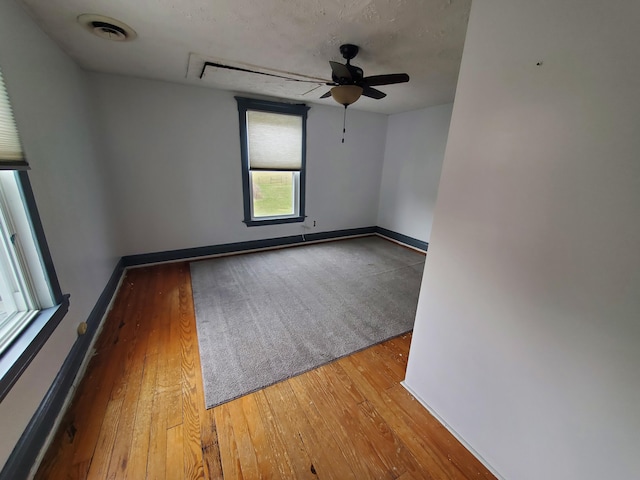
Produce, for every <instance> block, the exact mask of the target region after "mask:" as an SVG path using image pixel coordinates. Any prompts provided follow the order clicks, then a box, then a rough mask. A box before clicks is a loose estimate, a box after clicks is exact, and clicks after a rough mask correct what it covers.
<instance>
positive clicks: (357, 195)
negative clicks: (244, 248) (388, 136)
mask: <svg viewBox="0 0 640 480" xmlns="http://www.w3.org/2000/svg"><path fill="white" fill-rule="evenodd" d="M90 79H91V82H92V85H93V91H94V94H95V98H96V102H97V105H98V113H97V114H98V115H99V118H100V128H101V131H102V133H103V146H104V151H105V153H106V157H107V159H108V160H107V161H108V167H109V169H110V179H111V182H112V188H113V189H114V191H115V193H116V197H117V198H116V206H117V210H118V218H119V219H120V226H119V230H120V231H121V232H122V235H121V246H120V250H121V252H122V253H123V254H125V255H130V254H139V253H149V252H156V251H165V250H173V249H180V248H190V247H197V246H206V245H216V244H222V243H231V242H240V241H246V240H255V239H262V238H273V237H282V236H287V235H298V234H300V233H303V232H322V231H329V230H337V229H346V228H357V227H366V226H371V225H375V224H376V218H377V210H378V195H379V185H380V175H381V171H382V161H383V157H384V144H385V133H386V125H387V117H386V115H382V114H375V113H365V112H359V111H356V110H353V111H351V110H350V111H349V112H348V113H347V124H348V125H347V139H346V143H345V144H342V143H341V142H340V140H341V135H342V109H341V108H339V107H323V106H317V105H313V106H312V107H311V109H310V110H309V114H308V120H307V129H308V133H307V197H306V201H307V203H306V214H307V217H308V220H307V222H306V223H307V225H309V226H311V225H313V221H314V220H315V221H316V225H317V226H316V228H311V229H309V230H304V229H303V226H302V225H301V224H288V225H271V226H258V227H247V226H245V224H244V223H242V220H243V218H244V217H243V206H242V178H241V162H240V140H239V126H238V110H237V104H236V101H235V99H234V98H233V94H232V93H231V92H226V91H221V90H214V89H210V88H197V87H191V86H184V85H176V84H170V83H164V82H158V81H151V80H140V79H132V78H126V77H119V76H113V75H104V74H91V75H90Z"/></svg>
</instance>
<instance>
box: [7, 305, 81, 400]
mask: <svg viewBox="0 0 640 480" xmlns="http://www.w3.org/2000/svg"><path fill="white" fill-rule="evenodd" d="M68 311H69V296H68V295H65V296H64V299H63V301H62V303H61V304H60V305H56V306H55V307H51V308H45V309H43V310H40V312H38V314H37V315H36V317H35V318H34V319H33V320H31V322H30V323H29V325H28V326H27V327H26V328H25V329H24V330H23V331H22V333H21V334H20V336H19V337H18V338H16V339H15V340H14V341H13V343H12V344H11V345H9V347H7V349H6V350H5V351H4V352H3V353H2V356H0V402H1V401H2V400H4V397H5V396H6V395H7V393H9V391H10V390H11V387H13V385H14V384H15V383H16V382H17V381H18V379H19V378H20V375H22V373H23V372H24V371H25V370H26V369H27V367H28V366H29V364H30V363H31V361H32V360H33V359H34V358H35V356H36V355H37V353H38V352H39V351H40V349H41V348H42V346H43V345H44V344H45V343H46V342H47V340H48V339H49V337H50V336H51V334H52V333H53V332H54V330H55V329H56V327H57V326H58V324H59V323H60V320H62V318H63V317H64V316H65V315H66V313H67V312H68Z"/></svg>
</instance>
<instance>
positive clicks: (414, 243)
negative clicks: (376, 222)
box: [376, 227, 429, 252]
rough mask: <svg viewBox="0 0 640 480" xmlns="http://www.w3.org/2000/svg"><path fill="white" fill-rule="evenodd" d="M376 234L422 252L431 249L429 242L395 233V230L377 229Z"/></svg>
mask: <svg viewBox="0 0 640 480" xmlns="http://www.w3.org/2000/svg"><path fill="white" fill-rule="evenodd" d="M376 233H377V234H378V235H380V236H382V237H387V238H389V239H391V240H396V241H397V242H400V243H402V244H405V245H407V246H409V247H413V248H416V249H418V250H420V251H421V252H426V251H427V250H428V249H429V244H428V243H427V242H423V241H422V240H418V239H417V238H413V237H410V236H408V235H404V234H402V233H398V232H394V231H393V230H388V229H386V228H382V227H376Z"/></svg>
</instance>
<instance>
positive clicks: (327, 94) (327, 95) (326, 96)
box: [320, 90, 331, 98]
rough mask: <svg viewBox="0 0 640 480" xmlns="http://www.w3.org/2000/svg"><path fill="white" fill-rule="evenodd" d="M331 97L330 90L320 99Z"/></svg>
mask: <svg viewBox="0 0 640 480" xmlns="http://www.w3.org/2000/svg"><path fill="white" fill-rule="evenodd" d="M330 96H331V90H329V91H328V92H327V93H325V94H324V95H322V96H321V97H320V98H329V97H330Z"/></svg>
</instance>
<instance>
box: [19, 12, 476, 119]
mask: <svg viewBox="0 0 640 480" xmlns="http://www.w3.org/2000/svg"><path fill="white" fill-rule="evenodd" d="M22 2H23V3H24V4H25V5H26V6H27V8H28V9H29V10H30V11H31V13H32V14H33V16H34V17H35V18H36V20H37V21H38V22H39V23H40V25H41V26H42V28H43V29H44V30H45V31H46V32H47V33H48V34H49V35H50V36H51V37H52V38H53V39H54V40H55V41H56V42H58V43H59V44H60V46H61V47H62V48H63V49H64V50H65V51H66V52H67V53H68V54H69V55H71V57H73V58H74V59H75V60H76V61H77V62H78V64H79V65H81V66H82V67H83V68H85V69H87V70H93V71H99V72H108V73H116V74H122V75H129V76H135V77H143V78H152V79H159V80H166V81H170V82H178V83H187V84H194V85H200V86H212V87H216V88H223V89H227V90H233V91H234V92H244V93H254V94H262V95H269V96H275V97H279V98H290V99H294V100H298V101H305V102H313V103H323V104H327V105H336V106H337V104H335V102H334V101H333V100H332V99H331V98H328V99H324V100H320V99H319V98H318V97H319V96H320V95H322V94H323V93H324V92H325V91H327V90H328V87H325V86H323V87H320V88H318V89H317V90H314V91H313V92H311V93H306V94H305V91H307V90H309V89H310V88H313V87H314V85H311V84H310V86H309V88H301V86H300V84H296V85H293V86H292V82H286V81H285V80H283V81H274V79H269V78H268V77H263V76H259V75H255V74H250V73H242V72H228V71H224V72H223V71H221V70H217V69H212V70H210V71H208V72H207V74H206V75H205V77H204V79H202V80H201V79H199V78H198V75H199V73H200V72H199V69H200V68H201V65H202V63H203V61H205V60H207V59H212V60H214V61H215V60H217V61H221V60H223V61H227V62H230V63H233V64H235V65H241V64H244V65H252V66H257V67H262V68H267V69H272V70H278V71H280V72H296V73H299V74H302V75H305V76H311V77H318V78H325V79H330V77H331V70H330V67H329V63H328V61H329V60H334V61H339V62H341V63H344V59H343V58H342V57H341V55H340V52H339V50H338V48H339V46H340V45H341V44H343V43H354V44H356V45H358V46H360V53H359V54H358V56H357V57H356V58H355V59H354V60H353V61H352V63H353V64H355V65H358V66H359V67H361V68H362V69H364V73H365V75H381V74H387V73H401V72H406V73H408V74H409V75H410V77H411V81H410V82H409V83H407V84H399V85H389V86H382V87H379V89H380V90H382V91H383V92H385V93H386V94H387V97H386V98H384V99H382V100H373V99H369V98H365V97H362V98H361V99H360V100H358V102H357V103H356V104H354V105H353V106H352V107H351V108H357V109H361V110H367V111H374V112H382V113H397V112H402V111H407V110H414V109H417V108H422V107H427V106H431V105H439V104H443V103H447V102H450V101H452V100H453V96H454V94H455V87H456V81H457V77H458V70H459V66H460V59H461V57H462V46H463V43H464V37H465V32H466V26H467V20H468V15H469V9H470V4H471V0H351V1H348V0H303V1H296V0H22ZM83 13H94V14H101V15H106V16H109V17H113V18H116V19H118V20H120V21H122V22H125V23H126V24H128V25H129V26H131V27H132V28H133V29H134V30H135V31H136V32H137V34H138V38H136V39H135V40H133V41H131V42H111V41H108V40H104V39H101V38H99V37H96V36H94V35H92V34H91V33H89V32H88V31H87V30H86V29H84V28H83V27H81V26H80V25H79V24H78V23H77V22H76V18H77V17H78V15H80V14H83ZM196 72H197V74H196Z"/></svg>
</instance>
